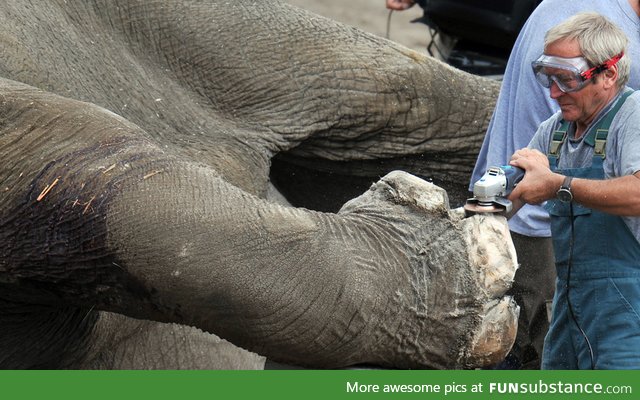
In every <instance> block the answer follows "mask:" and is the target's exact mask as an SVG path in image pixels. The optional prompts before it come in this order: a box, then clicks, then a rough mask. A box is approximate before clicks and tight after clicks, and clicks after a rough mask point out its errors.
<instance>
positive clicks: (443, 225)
mask: <svg viewBox="0 0 640 400" xmlns="http://www.w3.org/2000/svg"><path fill="white" fill-rule="evenodd" d="M343 212H344V213H360V214H367V215H368V216H369V218H371V217H372V216H375V217H376V218H382V219H384V220H385V225H386V226H387V227H388V229H389V230H390V231H392V235H393V238H394V240H395V241H396V243H398V242H399V243H400V245H399V247H400V249H401V250H400V253H401V254H404V256H405V257H406V258H407V264H406V265H405V266H404V268H405V271H407V274H406V275H404V276H403V278H404V281H403V280H402V279H399V278H398V275H400V273H399V270H398V268H397V267H394V268H391V270H392V271H391V273H390V274H389V275H387V277H386V280H385V284H386V285H391V283H392V282H396V283H397V284H398V286H399V289H398V290H397V292H396V296H395V297H394V299H393V300H391V301H390V303H391V305H389V303H387V304H386V306H387V308H389V309H390V310H393V312H396V313H397V315H398V318H402V321H401V322H397V320H396V323H397V326H398V328H396V331H393V330H392V329H390V328H389V326H388V325H385V326H382V327H381V328H380V331H379V332H378V335H379V336H382V337H381V338H380V339H379V340H380V341H382V342H384V343H385V345H386V348H385V350H382V351H383V356H382V358H383V360H384V361H383V363H385V364H389V365H395V366H398V365H400V366H402V367H405V368H415V367H428V368H478V367H483V366H488V365H491V364H495V363H497V362H499V361H501V360H502V359H503V358H504V357H505V356H506V354H507V353H508V352H509V350H510V349H511V347H512V345H513V342H514V340H515V336H516V330H517V320H518V314H519V307H518V306H517V304H516V303H515V302H514V301H513V299H512V298H511V297H509V296H506V295H505V293H506V292H507V290H508V289H509V288H510V287H511V284H512V282H513V279H514V276H515V272H516V269H517V261H516V253H515V248H514V246H513V243H512V241H511V237H510V234H509V229H508V225H507V222H506V219H505V218H504V217H503V216H499V215H489V214H482V215H474V216H471V217H465V215H464V212H463V211H462V210H460V209H455V210H451V209H450V208H449V203H448V198H447V193H446V191H445V190H444V189H441V188H439V187H438V186H435V185H433V184H430V183H428V182H426V181H424V180H422V179H419V178H417V177H415V176H413V175H410V174H408V173H404V172H399V171H395V172H392V173H390V174H388V175H386V176H385V177H383V178H382V179H381V180H380V181H379V182H377V183H375V184H374V185H373V186H372V187H371V188H370V189H369V191H368V192H367V193H365V194H363V195H362V196H360V197H358V198H357V199H354V200H352V201H351V202H349V203H347V204H346V205H345V206H344V207H343V209H342V210H341V213H343ZM407 277H408V281H407ZM398 356H400V357H402V358H401V359H398ZM390 358H391V359H393V361H391V360H390Z"/></svg>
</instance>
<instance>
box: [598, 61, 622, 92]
mask: <svg viewBox="0 0 640 400" xmlns="http://www.w3.org/2000/svg"><path fill="white" fill-rule="evenodd" d="M600 76H602V78H601V79H602V80H603V82H604V87H605V88H606V89H608V88H610V87H614V86H616V84H617V82H618V66H617V65H612V66H611V67H609V68H607V69H606V70H604V71H602V72H601V73H600Z"/></svg>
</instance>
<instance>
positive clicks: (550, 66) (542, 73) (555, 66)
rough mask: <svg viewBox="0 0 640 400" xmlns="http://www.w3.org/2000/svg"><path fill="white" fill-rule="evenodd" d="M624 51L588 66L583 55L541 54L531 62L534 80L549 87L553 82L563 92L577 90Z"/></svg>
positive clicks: (615, 60)
mask: <svg viewBox="0 0 640 400" xmlns="http://www.w3.org/2000/svg"><path fill="white" fill-rule="evenodd" d="M623 55H624V53H620V54H618V55H615V56H613V57H611V58H610V59H608V60H607V61H605V62H603V63H602V64H600V65H597V66H595V67H592V68H589V63H588V62H587V60H585V59H584V57H573V58H564V57H556V56H547V55H545V54H543V55H541V56H540V57H539V58H538V59H537V60H536V61H534V62H532V63H531V67H532V68H533V73H534V74H535V77H536V80H537V81H538V83H540V84H541V85H542V86H544V87H546V88H550V87H551V85H552V83H553V82H555V83H556V84H557V85H558V88H559V89H560V90H562V91H563V92H564V93H570V92H577V91H578V90H580V89H582V88H583V87H585V86H586V85H587V84H588V83H589V82H590V81H591V78H593V77H594V76H596V75H597V74H599V73H600V72H602V71H606V70H607V69H609V68H611V67H612V66H614V65H615V64H616V63H617V62H618V61H619V60H620V58H622V56H623Z"/></svg>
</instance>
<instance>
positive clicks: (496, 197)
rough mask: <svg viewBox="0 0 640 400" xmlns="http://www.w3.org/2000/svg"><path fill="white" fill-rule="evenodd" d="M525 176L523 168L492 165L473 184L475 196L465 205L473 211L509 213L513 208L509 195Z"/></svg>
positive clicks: (468, 209) (466, 208)
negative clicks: (508, 198)
mask: <svg viewBox="0 0 640 400" xmlns="http://www.w3.org/2000/svg"><path fill="white" fill-rule="evenodd" d="M523 177H524V170H523V169H522V168H518V167H513V166H511V165H503V166H500V167H491V168H489V169H488V170H487V172H485V174H484V175H483V176H482V178H480V179H479V180H478V181H477V182H476V183H474V184H473V197H472V198H470V199H467V202H466V203H465V205H464V209H465V210H466V211H469V212H472V213H501V212H504V213H508V212H510V211H511V209H512V208H513V205H512V204H511V201H510V200H507V196H509V194H510V193H511V191H513V188H515V187H516V185H517V184H518V182H520V181H521V180H522V178H523Z"/></svg>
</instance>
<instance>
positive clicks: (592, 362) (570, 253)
mask: <svg viewBox="0 0 640 400" xmlns="http://www.w3.org/2000/svg"><path fill="white" fill-rule="evenodd" d="M569 209H570V214H571V239H570V241H569V261H568V266H567V306H568V307H569V314H571V319H572V320H573V322H574V323H575V324H576V327H578V329H579V330H580V333H581V334H582V337H584V341H585V342H586V343H587V346H588V347H589V358H590V359H591V369H596V365H595V361H594V357H593V347H591V342H590V341H589V337H588V336H587V334H586V332H585V331H584V330H583V329H582V327H581V326H580V324H579V323H578V319H577V318H576V315H575V314H574V312H573V306H572V305H571V296H569V294H570V293H569V291H570V289H571V267H572V265H573V244H574V241H575V226H574V221H575V217H574V215H573V201H572V202H571V203H569Z"/></svg>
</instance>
